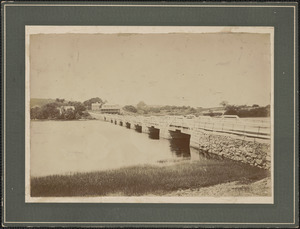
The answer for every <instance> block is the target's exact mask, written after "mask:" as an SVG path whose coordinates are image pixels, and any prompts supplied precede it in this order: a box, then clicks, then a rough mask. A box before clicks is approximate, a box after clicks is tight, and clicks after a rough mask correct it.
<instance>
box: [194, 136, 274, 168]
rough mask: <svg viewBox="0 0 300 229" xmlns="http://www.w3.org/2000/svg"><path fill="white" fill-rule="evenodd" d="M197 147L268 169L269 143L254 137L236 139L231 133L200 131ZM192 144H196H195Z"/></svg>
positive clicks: (269, 161)
mask: <svg viewBox="0 0 300 229" xmlns="http://www.w3.org/2000/svg"><path fill="white" fill-rule="evenodd" d="M198 137H199V138H198V147H197V148H199V149H200V150H202V151H204V152H208V153H213V154H217V155H219V156H222V157H225V158H229V159H232V160H235V161H240V162H243V163H247V164H250V165H253V166H256V167H259V168H264V169H268V170H269V169H270V167H271V145H270V143H267V142H259V141H257V140H255V139H252V140H251V139H243V138H241V139H238V138H235V137H234V136H233V135H232V136H230V135H218V134H212V133H205V132H201V133H200V134H198ZM192 146H196V145H195V144H194V145H192Z"/></svg>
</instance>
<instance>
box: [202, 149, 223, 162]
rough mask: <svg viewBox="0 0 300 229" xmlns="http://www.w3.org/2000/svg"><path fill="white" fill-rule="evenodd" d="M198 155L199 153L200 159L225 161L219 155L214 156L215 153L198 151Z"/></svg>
mask: <svg viewBox="0 0 300 229" xmlns="http://www.w3.org/2000/svg"><path fill="white" fill-rule="evenodd" d="M198 153H199V158H200V159H202V160H203V159H208V160H212V159H214V160H221V159H223V157H222V156H219V155H217V154H213V153H208V152H206V151H203V150H198Z"/></svg>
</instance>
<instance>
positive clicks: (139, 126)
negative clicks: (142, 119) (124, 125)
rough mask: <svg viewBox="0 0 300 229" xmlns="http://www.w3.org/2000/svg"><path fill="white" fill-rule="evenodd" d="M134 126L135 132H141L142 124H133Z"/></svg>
mask: <svg viewBox="0 0 300 229" xmlns="http://www.w3.org/2000/svg"><path fill="white" fill-rule="evenodd" d="M134 128H135V130H136V131H137V132H139V133H142V126H141V125H139V124H135V125H134Z"/></svg>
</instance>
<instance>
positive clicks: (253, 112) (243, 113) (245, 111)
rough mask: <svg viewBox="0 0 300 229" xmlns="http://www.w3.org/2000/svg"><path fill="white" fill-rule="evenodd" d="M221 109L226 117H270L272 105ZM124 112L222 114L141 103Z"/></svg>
mask: <svg viewBox="0 0 300 229" xmlns="http://www.w3.org/2000/svg"><path fill="white" fill-rule="evenodd" d="M220 105H221V107H220V109H223V111H224V113H223V114H224V115H237V116H239V117H269V116H270V105H267V106H259V105H257V104H253V105H252V106H246V105H230V104H229V103H228V102H227V101H222V102H221V103H220ZM123 110H124V111H125V112H128V113H135V114H139V115H195V116H200V115H203V114H204V111H206V113H205V114H206V115H209V116H217V115H220V113H217V112H214V111H213V109H205V108H202V107H197V108H194V107H190V106H169V105H166V106H151V105H147V104H146V103H145V102H143V101H141V102H139V103H138V104H137V105H135V106H134V105H126V106H124V107H123Z"/></svg>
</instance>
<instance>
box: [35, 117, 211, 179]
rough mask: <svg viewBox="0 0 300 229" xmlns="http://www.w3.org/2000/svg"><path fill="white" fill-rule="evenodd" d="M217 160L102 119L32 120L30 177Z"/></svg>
mask: <svg viewBox="0 0 300 229" xmlns="http://www.w3.org/2000/svg"><path fill="white" fill-rule="evenodd" d="M174 159H175V161H177V162H178V161H179V162H180V161H186V160H197V161H200V162H202V163H207V160H215V159H212V158H209V157H207V155H205V154H202V153H199V151H198V150H197V149H193V148H190V147H189V146H188V145H186V144H184V143H180V144H178V142H176V141H171V140H167V139H159V140H157V139H151V138H150V137H149V136H148V135H147V134H144V133H138V132H136V131H134V130H133V129H127V128H125V127H122V126H119V125H113V124H111V123H109V122H103V121H99V120H89V121H32V122H31V138H30V175H31V176H32V177H40V176H47V175H56V174H60V175H66V174H73V173H78V172H91V171H101V170H109V169H118V168H121V167H125V166H134V165H143V164H157V165H162V166H164V165H166V164H168V163H171V162H172V161H174Z"/></svg>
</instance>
